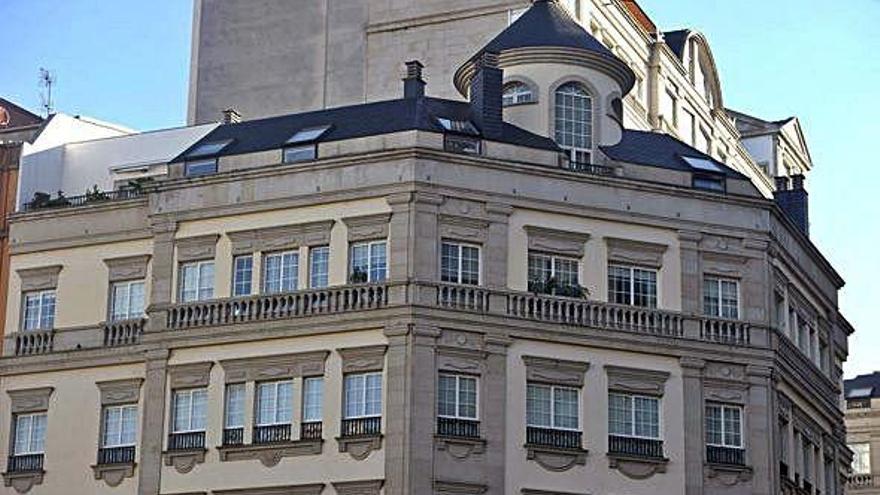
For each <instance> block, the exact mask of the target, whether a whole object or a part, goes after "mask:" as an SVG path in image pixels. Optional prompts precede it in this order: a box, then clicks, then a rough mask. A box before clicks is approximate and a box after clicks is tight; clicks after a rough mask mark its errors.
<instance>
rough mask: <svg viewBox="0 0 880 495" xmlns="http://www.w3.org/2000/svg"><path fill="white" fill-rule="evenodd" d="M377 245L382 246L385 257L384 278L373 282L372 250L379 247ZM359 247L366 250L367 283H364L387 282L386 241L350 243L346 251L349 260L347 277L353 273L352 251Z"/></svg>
mask: <svg viewBox="0 0 880 495" xmlns="http://www.w3.org/2000/svg"><path fill="white" fill-rule="evenodd" d="M379 245H382V246H384V248H385V256H384V258H385V276H384V277H383V278H382V279H380V280H374V279H373V269H374V268H375V267H374V266H373V248H374V247H376V246H379ZM361 247H364V248H366V250H367V268H366V270H367V282H366V283H371V282H381V281H383V280H388V268H389V267H388V240H387V239H381V240H375V241H364V242H354V243H352V244H351V246H349V249H348V255H349V257H350V260H349V263H348V275H349V277H351V274H352V273H354V250H355V249H357V248H361Z"/></svg>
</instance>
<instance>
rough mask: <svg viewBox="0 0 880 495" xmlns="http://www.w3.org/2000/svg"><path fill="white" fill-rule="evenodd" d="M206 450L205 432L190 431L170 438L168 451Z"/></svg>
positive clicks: (175, 434)
mask: <svg viewBox="0 0 880 495" xmlns="http://www.w3.org/2000/svg"><path fill="white" fill-rule="evenodd" d="M204 448H205V432H204V431H190V432H186V433H172V434H171V435H169V436H168V450H196V449H204Z"/></svg>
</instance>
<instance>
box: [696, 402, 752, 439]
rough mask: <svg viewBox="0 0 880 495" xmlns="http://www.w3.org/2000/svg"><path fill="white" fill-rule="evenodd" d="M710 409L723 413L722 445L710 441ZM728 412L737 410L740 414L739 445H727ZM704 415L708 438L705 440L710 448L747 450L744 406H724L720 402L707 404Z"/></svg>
mask: <svg viewBox="0 0 880 495" xmlns="http://www.w3.org/2000/svg"><path fill="white" fill-rule="evenodd" d="M710 407H717V408H719V410H720V411H721V418H720V419H721V432H720V433H721V443H720V444H717V443H712V442H710V441H709V427H708V422H709V411H708V410H709V408H710ZM727 410H736V411H738V412H739V431H738V432H737V434H738V437H739V445H730V444H728V443H727V436H728V431H727V421H726V414H727V413H726V412H725V411H727ZM703 413H704V415H705V418H706V419H705V423H706V424H705V425H704V428H705V429H706V438H705V440H704V441H705V443H706V445H708V446H710V447H721V448H727V449H740V450H745V448H746V447H745V444H746V438H745V435H744V432H745V425H744V423H745V408H744V407H743V406H741V405H738V404H724V403H720V402H707V403H706V406H705V407H704V409H703Z"/></svg>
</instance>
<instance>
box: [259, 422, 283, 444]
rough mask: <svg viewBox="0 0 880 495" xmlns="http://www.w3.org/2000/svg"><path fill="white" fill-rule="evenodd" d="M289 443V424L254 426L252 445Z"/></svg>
mask: <svg viewBox="0 0 880 495" xmlns="http://www.w3.org/2000/svg"><path fill="white" fill-rule="evenodd" d="M289 441H290V424H279V425H261V426H260V425H258V426H254V444H255V445H259V444H269V443H283V442H289Z"/></svg>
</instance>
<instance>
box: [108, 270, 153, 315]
mask: <svg viewBox="0 0 880 495" xmlns="http://www.w3.org/2000/svg"><path fill="white" fill-rule="evenodd" d="M137 285H139V286H140V287H141V294H142V297H141V308H140V311H139V312H137V313H132V309H131V289H132V287H134V286H137ZM117 287H125V297H126V299H127V300H126V302H125V307H126V311H125V314H124V315H123V316H122V317H119V315H117V314H116V301H117V299H116V297H117V294H116V288H117ZM146 305H147V284H146V281H145V280H144V279H137V280H122V281H119V282H113V283H111V284H110V321H123V320H133V319H136V318H141V317H143V316H144V314H145V313H144V309H145V308H146Z"/></svg>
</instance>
